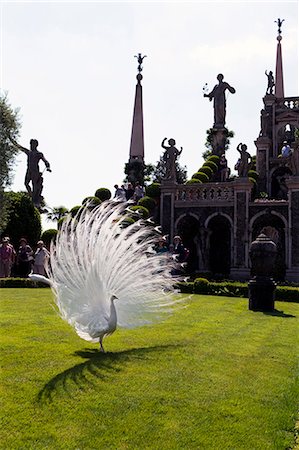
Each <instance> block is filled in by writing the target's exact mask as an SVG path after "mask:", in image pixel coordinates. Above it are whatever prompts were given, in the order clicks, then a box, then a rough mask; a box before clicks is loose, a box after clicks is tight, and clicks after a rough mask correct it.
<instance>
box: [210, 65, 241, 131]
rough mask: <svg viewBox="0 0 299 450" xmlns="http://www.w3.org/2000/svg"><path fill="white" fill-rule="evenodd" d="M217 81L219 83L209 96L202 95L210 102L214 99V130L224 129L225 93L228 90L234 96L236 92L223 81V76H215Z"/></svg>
mask: <svg viewBox="0 0 299 450" xmlns="http://www.w3.org/2000/svg"><path fill="white" fill-rule="evenodd" d="M217 80H218V81H219V83H218V84H216V86H215V87H214V89H213V90H212V91H211V92H210V93H209V94H204V97H208V98H209V99H210V101H212V99H214V128H224V126H225V116H226V99H225V91H226V89H228V90H229V92H231V93H232V94H234V93H235V92H236V90H235V89H234V88H233V87H232V86H230V85H229V84H228V83H226V82H224V81H223V75H222V74H221V73H220V74H219V75H217Z"/></svg>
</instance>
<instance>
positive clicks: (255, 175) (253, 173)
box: [248, 170, 259, 181]
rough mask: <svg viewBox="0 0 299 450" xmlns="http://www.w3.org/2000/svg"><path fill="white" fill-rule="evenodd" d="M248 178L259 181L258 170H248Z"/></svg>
mask: <svg viewBox="0 0 299 450" xmlns="http://www.w3.org/2000/svg"><path fill="white" fill-rule="evenodd" d="M248 177H249V178H254V179H255V180H256V181H257V179H258V177H259V174H258V172H257V171H256V170H248Z"/></svg>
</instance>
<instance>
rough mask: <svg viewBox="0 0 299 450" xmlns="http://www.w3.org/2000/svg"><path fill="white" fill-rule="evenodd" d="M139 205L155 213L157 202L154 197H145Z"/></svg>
mask: <svg viewBox="0 0 299 450" xmlns="http://www.w3.org/2000/svg"><path fill="white" fill-rule="evenodd" d="M137 204H138V205H140V206H144V207H145V208H146V209H148V210H149V211H153V210H154V209H155V207H156V205H157V203H156V200H154V199H153V198H152V197H149V196H147V195H146V196H145V197H142V198H141V199H140V200H139V201H138V203H137Z"/></svg>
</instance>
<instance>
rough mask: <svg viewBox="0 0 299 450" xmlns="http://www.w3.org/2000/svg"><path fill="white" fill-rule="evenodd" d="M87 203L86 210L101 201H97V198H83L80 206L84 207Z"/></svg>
mask: <svg viewBox="0 0 299 450" xmlns="http://www.w3.org/2000/svg"><path fill="white" fill-rule="evenodd" d="M86 203H88V208H91V209H92V208H95V207H96V206H98V205H100V204H101V203H102V201H101V200H100V199H99V197H96V196H94V197H85V199H84V200H83V202H82V205H86Z"/></svg>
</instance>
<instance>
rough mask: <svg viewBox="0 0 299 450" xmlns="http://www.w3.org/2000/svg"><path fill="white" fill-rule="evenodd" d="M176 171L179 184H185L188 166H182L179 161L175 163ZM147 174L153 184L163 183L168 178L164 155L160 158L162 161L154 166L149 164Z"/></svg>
mask: <svg viewBox="0 0 299 450" xmlns="http://www.w3.org/2000/svg"><path fill="white" fill-rule="evenodd" d="M175 171H176V177H177V183H178V184H184V183H185V182H186V180H187V168H186V166H184V167H183V166H181V165H180V163H179V162H178V161H176V162H175ZM145 173H146V175H147V179H148V181H150V182H153V183H161V181H162V180H163V178H165V176H166V162H165V160H164V158H163V155H161V156H160V160H159V161H157V163H156V164H155V165H154V164H147V165H146V169H145Z"/></svg>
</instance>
